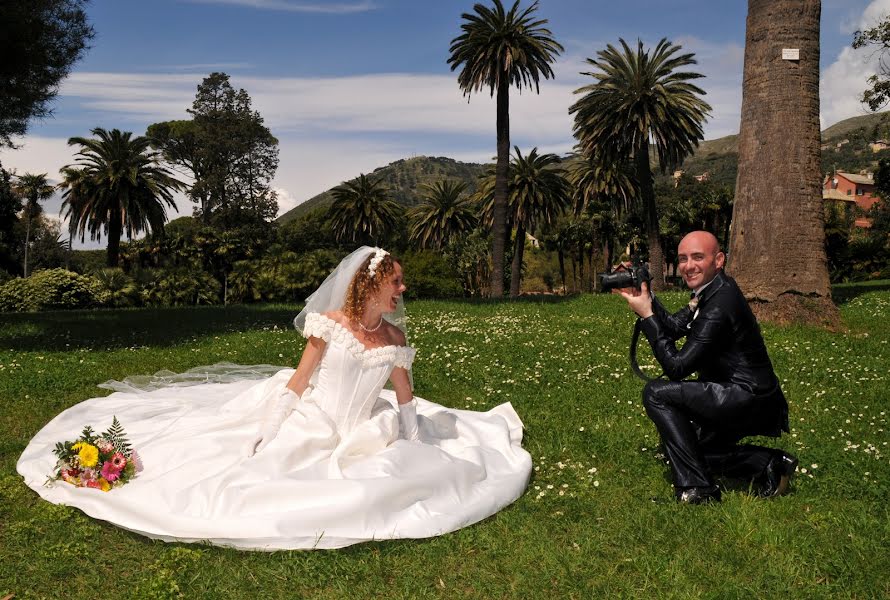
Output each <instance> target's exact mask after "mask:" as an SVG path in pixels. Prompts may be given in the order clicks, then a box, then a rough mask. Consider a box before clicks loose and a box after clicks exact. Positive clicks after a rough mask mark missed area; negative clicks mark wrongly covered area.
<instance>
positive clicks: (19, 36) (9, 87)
mask: <svg viewBox="0 0 890 600" xmlns="http://www.w3.org/2000/svg"><path fill="white" fill-rule="evenodd" d="M86 4H87V0H28V2H4V3H3V9H2V13H3V18H2V19H0V40H2V49H3V50H2V56H3V59H2V60H0V147H3V146H7V147H11V146H12V145H13V142H12V136H17V135H25V133H26V132H27V130H28V123H29V121H31V120H32V119H35V118H37V119H39V118H44V117H47V116H49V115H50V114H51V113H52V110H51V106H50V104H51V102H52V99H53V98H54V97H55V95H56V93H57V92H58V89H59V83H60V82H61V81H62V79H64V78H65V77H67V76H68V73H69V72H70V71H71V67H72V66H73V65H74V63H75V62H77V61H78V60H79V59H80V58H81V57H82V56H83V53H84V51H85V50H86V48H87V43H88V42H89V40H90V39H91V38H92V37H93V28H92V27H90V25H89V22H88V21H87V16H86V12H85V11H84V6H85V5H86Z"/></svg>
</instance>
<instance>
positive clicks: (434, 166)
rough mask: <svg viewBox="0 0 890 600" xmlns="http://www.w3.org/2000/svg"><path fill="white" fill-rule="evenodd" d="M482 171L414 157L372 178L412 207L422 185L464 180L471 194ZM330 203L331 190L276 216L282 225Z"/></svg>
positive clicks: (475, 166) (441, 159) (452, 162)
mask: <svg viewBox="0 0 890 600" xmlns="http://www.w3.org/2000/svg"><path fill="white" fill-rule="evenodd" d="M484 170H485V165H479V164H475V163H463V162H458V161H456V160H454V159H451V158H446V157H442V156H439V157H430V156H417V157H415V158H405V159H402V160H397V161H395V162H393V163H390V164H388V165H386V166H385V167H380V168H378V169H375V170H374V172H373V175H374V177H380V178H383V181H384V183H386V185H387V186H388V187H389V189H390V190H391V191H392V199H393V200H395V201H396V202H398V203H399V204H402V205H405V206H414V205H415V204H417V203H418V202H419V201H420V192H421V189H422V186H423V184H431V183H433V182H435V181H441V180H443V179H459V180H461V181H465V182H466V183H467V185H468V186H469V188H468V189H469V190H470V191H473V190H475V189H476V180H477V179H478V177H479V175H480V174H481V173H482V172H483V171H484ZM333 200H334V195H333V194H332V193H331V190H328V191H326V192H322V193H321V194H318V195H317V196H313V197H312V198H310V199H309V200H307V201H306V202H303V203H302V204H300V205H299V206H297V207H295V208H293V209H291V210H289V211H288V212H286V213H284V214H283V215H281V216H280V217H278V223H280V224H282V225H283V224H284V223H287V222H288V221H291V220H293V219H295V218H297V217H299V216H300V215H302V214H305V213H306V212H308V211H310V210H312V209H313V208H316V207H320V206H329V205H330V204H331V202H333Z"/></svg>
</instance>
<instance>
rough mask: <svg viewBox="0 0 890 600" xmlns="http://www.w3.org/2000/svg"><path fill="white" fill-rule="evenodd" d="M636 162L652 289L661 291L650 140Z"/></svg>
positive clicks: (661, 257) (661, 265) (661, 263)
mask: <svg viewBox="0 0 890 600" xmlns="http://www.w3.org/2000/svg"><path fill="white" fill-rule="evenodd" d="M634 164H635V167H636V171H637V181H638V182H639V184H640V196H641V198H642V200H643V213H644V217H645V219H646V239H647V241H648V242H649V274H650V275H652V289H653V290H655V291H659V290H663V289H664V252H663V251H662V249H661V234H660V232H659V230H658V210H657V208H656V206H655V186H654V184H653V181H652V167H650V166H649V144H648V142H646V141H644V142H643V143H642V144H641V145H640V147H639V148H637V151H636V154H635V156H634Z"/></svg>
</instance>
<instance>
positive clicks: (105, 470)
mask: <svg viewBox="0 0 890 600" xmlns="http://www.w3.org/2000/svg"><path fill="white" fill-rule="evenodd" d="M120 474H121V470H120V469H117V468H115V466H114V464H112V461H109V460H106V461H105V464H104V465H102V477H104V478H105V480H106V481H116V480H117V478H118V477H120Z"/></svg>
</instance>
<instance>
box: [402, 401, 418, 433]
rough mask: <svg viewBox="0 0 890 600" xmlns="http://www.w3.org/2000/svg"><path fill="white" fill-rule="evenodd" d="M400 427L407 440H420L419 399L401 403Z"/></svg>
mask: <svg viewBox="0 0 890 600" xmlns="http://www.w3.org/2000/svg"><path fill="white" fill-rule="evenodd" d="M399 425H400V427H399V429H401V434H402V437H403V438H404V439H406V440H412V441H418V440H420V432H419V431H418V429H417V400H415V399H413V398H412V399H411V402H406V403H404V404H399Z"/></svg>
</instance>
